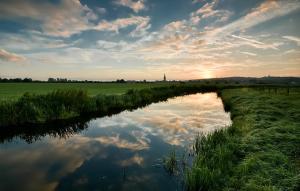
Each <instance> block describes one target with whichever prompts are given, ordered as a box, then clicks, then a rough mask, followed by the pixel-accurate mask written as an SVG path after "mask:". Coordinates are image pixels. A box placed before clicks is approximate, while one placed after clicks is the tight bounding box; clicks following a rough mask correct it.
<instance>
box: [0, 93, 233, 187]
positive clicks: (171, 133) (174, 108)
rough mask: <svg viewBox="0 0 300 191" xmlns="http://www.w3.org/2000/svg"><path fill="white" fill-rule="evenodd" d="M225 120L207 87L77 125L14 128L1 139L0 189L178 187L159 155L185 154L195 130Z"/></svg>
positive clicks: (226, 116) (223, 124) (214, 126)
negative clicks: (27, 129) (27, 130)
mask: <svg viewBox="0 0 300 191" xmlns="http://www.w3.org/2000/svg"><path fill="white" fill-rule="evenodd" d="M230 124H231V120H230V115H229V113H226V112H225V111H224V108H223V105H222V101H221V99H220V98H218V97H217V94H216V93H205V94H193V95H187V96H181V97H176V98H172V99H168V101H166V102H160V103H155V104H152V105H149V106H147V107H145V108H141V109H137V110H134V111H131V112H130V111H124V112H122V113H120V114H117V115H113V116H110V117H102V118H97V119H93V120H90V121H88V122H86V123H85V124H84V125H83V126H84V128H79V130H78V129H77V130H76V131H75V130H74V128H66V129H65V130H63V131H61V130H60V131H59V132H60V133H58V134H57V133H53V131H56V130H55V129H54V130H53V129H52V131H51V132H49V133H43V135H41V136H37V134H38V133H35V134H34V136H33V135H32V136H30V135H28V134H27V135H26V136H25V135H22V134H19V135H17V136H13V138H10V139H8V140H6V141H5V140H4V141H3V140H2V143H0V190H9V191H14V190H116V191H117V190H118V191H119V190H143V191H146V190H180V189H181V188H182V185H180V184H179V183H178V182H179V181H178V180H177V178H176V176H175V177H174V176H171V175H169V174H168V173H167V172H166V170H165V169H164V168H163V162H162V159H163V157H165V156H166V155H168V154H169V153H170V152H171V151H174V150H175V151H176V153H177V155H184V154H185V153H186V152H187V150H188V149H189V147H190V146H191V144H192V143H193V140H194V139H195V137H196V135H197V134H199V133H200V134H207V133H210V132H213V131H216V130H218V129H221V128H225V127H227V126H229V125H230ZM59 129H60V127H57V131H58V130H59ZM69 130H70V131H69ZM71 130H72V131H71Z"/></svg>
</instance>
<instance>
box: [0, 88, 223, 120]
mask: <svg viewBox="0 0 300 191" xmlns="http://www.w3.org/2000/svg"><path fill="white" fill-rule="evenodd" d="M217 89H218V87H217V86H205V85H171V86H165V87H154V88H146V89H141V90H133V89H130V90H128V91H127V92H126V93H125V94H121V95H116V94H115V95H103V94H99V95H97V96H93V97H91V96H89V95H88V93H87V91H84V90H56V91H53V92H51V93H48V94H45V95H40V94H32V93H25V94H24V95H23V96H22V97H21V98H19V99H18V100H12V101H11V100H8V101H1V102H0V114H1V115H0V126H12V125H20V124H25V123H43V122H48V121H54V120H61V119H69V118H73V117H78V116H87V115H94V114H97V115H99V116H102V115H109V114H112V113H116V112H120V111H123V110H126V109H128V110H132V109H136V108H138V107H143V106H146V105H148V104H150V103H154V102H159V101H164V100H167V99H168V98H170V97H174V96H179V95H184V94H191V93H197V92H211V91H217Z"/></svg>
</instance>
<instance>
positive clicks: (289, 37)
mask: <svg viewBox="0 0 300 191" xmlns="http://www.w3.org/2000/svg"><path fill="white" fill-rule="evenodd" d="M283 38H285V39H288V40H291V41H294V42H296V43H297V45H298V46H300V38H298V37H295V36H283Z"/></svg>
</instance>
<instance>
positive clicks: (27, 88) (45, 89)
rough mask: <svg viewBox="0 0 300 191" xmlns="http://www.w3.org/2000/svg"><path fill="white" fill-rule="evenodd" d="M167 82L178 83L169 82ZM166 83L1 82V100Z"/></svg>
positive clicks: (110, 92) (120, 91) (113, 91)
mask: <svg viewBox="0 0 300 191" xmlns="http://www.w3.org/2000/svg"><path fill="white" fill-rule="evenodd" d="M167 84H176V83H175V82H174V83H172V82H168V83H167ZM165 85H166V83H159V82H157V83H0V101H1V100H2V101H3V100H17V99H19V98H20V97H22V96H23V94H24V93H27V92H28V93H31V94H44V95H45V94H48V93H51V92H53V91H55V90H74V89H76V90H83V91H86V92H87V93H88V95H89V96H96V95H98V94H106V95H113V94H124V93H126V92H127V91H128V90H130V89H135V90H140V89H144V88H152V87H161V86H165Z"/></svg>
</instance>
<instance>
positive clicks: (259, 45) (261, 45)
mask: <svg viewBox="0 0 300 191" xmlns="http://www.w3.org/2000/svg"><path fill="white" fill-rule="evenodd" d="M231 36H232V37H233V38H236V39H239V40H242V41H244V42H246V43H244V45H249V46H252V47H254V48H258V49H269V48H270V49H274V50H278V48H277V47H278V46H280V45H281V44H279V43H276V44H265V43H263V42H260V41H257V40H253V39H250V38H245V37H241V36H236V35H231Z"/></svg>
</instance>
